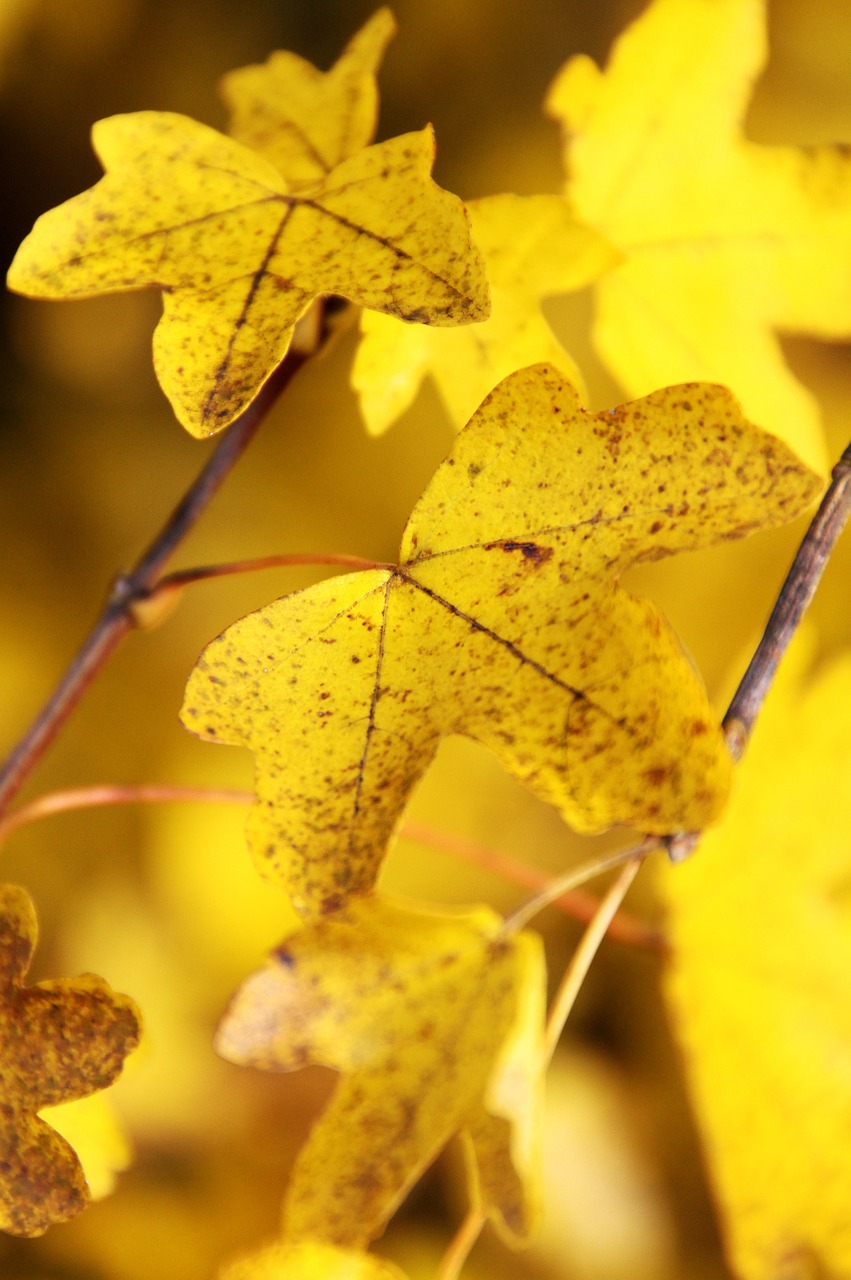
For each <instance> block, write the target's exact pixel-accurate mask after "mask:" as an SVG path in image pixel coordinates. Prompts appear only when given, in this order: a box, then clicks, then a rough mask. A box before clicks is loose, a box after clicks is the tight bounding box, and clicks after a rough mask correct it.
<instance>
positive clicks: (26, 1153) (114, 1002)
mask: <svg viewBox="0 0 851 1280" xmlns="http://www.w3.org/2000/svg"><path fill="white" fill-rule="evenodd" d="M36 937H37V926H36V918H35V911H34V909H33V905H32V902H31V900H30V897H29V895H28V894H27V892H26V890H24V889H22V888H20V887H19V886H18V885H2V886H0V1105H2V1114H3V1124H2V1127H0V1228H2V1229H3V1230H4V1231H9V1232H11V1233H12V1234H14V1235H21V1236H35V1235H41V1234H42V1233H43V1232H44V1231H46V1230H47V1228H48V1227H49V1226H50V1224H51V1223H53V1222H61V1221H63V1220H64V1219H66V1218H70V1217H72V1216H73V1215H74V1214H75V1213H79V1211H80V1210H81V1209H83V1208H84V1207H85V1205H86V1203H87V1201H88V1198H89V1194H88V1188H87V1186H86V1180H85V1177H84V1175H83V1171H82V1168H81V1167H80V1162H79V1160H78V1159H77V1157H76V1155H75V1154H74V1152H73V1151H72V1149H71V1147H70V1146H69V1145H68V1143H67V1142H66V1141H65V1140H64V1138H61V1137H60V1136H59V1134H58V1133H56V1131H55V1130H54V1129H52V1128H51V1127H50V1126H49V1125H48V1124H45V1122H44V1121H43V1120H40V1119H39V1118H38V1116H37V1114H36V1113H37V1112H38V1111H39V1110H40V1109H41V1108H42V1107H45V1106H51V1105H56V1104H58V1103H61V1102H67V1101H70V1100H71V1099H74V1098H82V1097H85V1096H86V1095H87V1094H90V1093H93V1092H94V1091H95V1090H96V1089H103V1088H105V1087H106V1086H107V1085H108V1084H111V1083H112V1081H113V1080H114V1079H115V1077H116V1076H117V1075H118V1073H119V1071H120V1070H121V1068H122V1066H123V1065H124V1059H125V1058H126V1057H127V1054H128V1053H130V1051H131V1050H132V1049H134V1048H135V1047H136V1045H137V1044H138V1041H139V1015H138V1011H137V1009H136V1006H135V1005H134V1004H133V1001H132V1000H130V999H128V997H127V996H120V995H117V994H116V993H115V992H114V991H112V989H111V988H110V987H109V986H108V985H107V983H105V982H104V981H103V979H102V978H98V977H96V976H95V975H94V974H84V975H82V976H81V977H79V978H74V979H63V980H59V981H52V982H39V983H37V984H36V985H35V986H32V987H25V986H23V985H22V983H23V980H24V977H25V976H26V972H27V969H28V968H29V965H30V960H31V958H32V954H33V951H34V950H35V944H36Z"/></svg>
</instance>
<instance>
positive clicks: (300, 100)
mask: <svg viewBox="0 0 851 1280" xmlns="http://www.w3.org/2000/svg"><path fill="white" fill-rule="evenodd" d="M395 30H396V23H395V21H394V18H393V15H392V13H391V12H390V10H389V9H379V10H378V11H377V12H376V13H374V14H373V15H372V17H371V18H370V19H369V21H368V22H367V23H366V24H365V25H364V26H363V27H362V28H361V29H360V31H358V32H357V34H356V35H355V36H353V37H352V39H351V40H350V41H349V43H348V45H347V46H346V48H345V49H344V51H343V54H342V56H341V57H340V58H339V59H338V61H337V62H336V63H335V64H334V66H333V67H332V68H331V70H330V71H328V72H325V73H323V72H321V71H318V70H317V69H316V67H314V66H313V64H312V63H310V62H307V61H305V59H304V58H300V57H298V55H297V54H295V53H289V52H288V51H286V50H278V51H277V52H276V53H273V54H272V55H271V56H270V57H269V58H268V59H267V61H266V62H265V63H263V65H262V66H250V67H240V68H239V69H238V70H236V71H230V72H228V74H227V75H226V76H224V77H223V78H222V82H221V93H222V97H223V98H224V100H225V102H226V103H227V105H228V106H229V107H230V110H231V120H230V127H229V129H228V132H229V133H230V135H231V137H233V138H236V139H237V141H239V142H242V143H244V144H245V146H247V147H250V148H251V149H252V151H256V152H258V153H259V154H260V155H262V156H265V158H266V159H267V160H268V161H269V162H270V163H271V164H273V165H274V166H275V168H276V169H278V170H279V171H280V172H281V173H282V174H284V176H285V177H286V178H287V180H288V182H289V183H290V187H291V188H295V187H296V186H301V185H302V184H304V185H310V184H312V183H314V182H318V181H321V179H322V178H324V177H325V175H326V174H327V173H329V172H330V170H331V169H333V168H334V166H335V165H338V164H339V163H340V161H341V160H345V159H346V158H347V157H348V156H351V155H354V154H355V153H356V152H357V151H360V150H361V149H362V148H363V147H366V146H368V145H369V143H370V142H371V141H372V138H373V135H374V133H375V124H376V118H377V115H378V90H377V87H376V83H375V72H376V69H377V67H378V64H379V62H380V61H381V56H382V54H383V53H384V50H385V48H386V46H387V43H388V41H389V40H390V38H391V37H392V36H393V34H394V33H395Z"/></svg>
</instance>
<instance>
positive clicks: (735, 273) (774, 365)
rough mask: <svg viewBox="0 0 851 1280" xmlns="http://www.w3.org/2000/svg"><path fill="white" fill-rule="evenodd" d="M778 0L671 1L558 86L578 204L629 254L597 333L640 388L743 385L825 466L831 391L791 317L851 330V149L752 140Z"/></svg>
mask: <svg viewBox="0 0 851 1280" xmlns="http://www.w3.org/2000/svg"><path fill="white" fill-rule="evenodd" d="M764 28H765V0H654V3H652V4H651V5H650V6H649V7H648V8H647V10H646V11H645V12H644V13H643V14H642V16H641V17H640V18H639V19H638V20H637V21H636V22H635V23H633V24H632V26H631V27H629V28H628V29H627V31H626V32H625V33H624V34H623V35H622V36H621V37H620V39H619V40H618V41H617V42H616V44H615V46H614V50H613V52H612V55H611V57H610V59H609V63H608V65H607V68H606V70H605V72H604V73H603V72H601V71H600V70H599V69H598V68H597V66H596V65H595V64H594V63H593V62H592V61H591V59H589V58H587V57H585V56H580V57H576V58H572V59H571V60H570V61H569V62H568V63H567V64H566V65H565V67H564V68H563V70H562V71H561V72H560V74H559V76H558V78H557V79H556V81H555V83H554V85H553V87H552V90H551V92H550V95H549V99H548V104H547V105H548V108H549V110H550V112H551V113H552V114H553V115H555V116H556V117H558V119H559V120H560V121H561V124H562V126H563V128H564V137H565V147H564V150H565V165H566V171H567V173H568V181H567V188H566V190H567V193H568V195H569V198H570V199H571V201H572V202H573V203H574V205H575V207H576V210H577V214H578V216H579V217H581V218H582V219H583V220H584V221H587V222H588V223H590V225H592V226H594V227H597V228H598V229H599V230H600V231H602V232H603V233H604V234H605V235H606V236H607V237H608V238H609V239H611V240H612V242H613V243H614V244H616V245H617V246H618V248H619V249H621V250H622V251H623V253H624V256H625V261H624V263H623V265H622V266H620V267H619V268H617V269H616V270H615V271H613V272H612V273H610V274H609V275H607V276H606V277H605V278H604V279H602V280H601V281H600V282H599V284H598V285H597V316H596V320H595V326H594V333H595V339H596V343H597V346H598V348H599V350H600V352H601V354H602V356H603V358H604V359H605V360H606V362H607V363H608V365H609V366H610V368H611V369H612V370H613V372H614V373H615V375H616V376H617V377H618V378H619V380H620V381H621V382H622V384H623V385H624V387H626V388H627V390H628V391H629V393H630V394H632V395H642V394H644V393H645V392H646V391H648V390H650V389H651V388H652V387H657V386H660V385H663V384H665V383H669V382H676V381H682V380H684V379H688V378H709V379H712V380H716V381H719V382H723V383H726V384H727V385H728V386H730V387H731V388H732V390H733V391H734V392H735V394H736V395H737V396H738V397H739V398H740V400H741V402H742V405H743V407H744V409H745V412H746V413H747V414H748V415H749V416H751V417H752V418H754V419H755V420H756V421H757V422H761V423H764V424H765V425H766V426H767V427H769V428H770V429H771V430H772V431H776V432H777V433H778V434H779V435H781V436H783V438H784V439H785V440H787V441H788V442H789V443H790V444H791V445H792V446H793V447H794V448H795V449H796V450H797V452H798V453H799V454H800V456H801V457H803V458H804V459H805V460H806V461H808V462H810V463H811V464H812V465H815V466H817V467H820V468H823V467H824V445H823V439H822V431H821V427H820V421H819V413H818V408H817V405H816V402H815V400H814V399H813V397H812V396H811V395H810V394H809V392H808V391H806V390H805V388H804V387H802V386H801V384H800V383H799V382H798V381H797V379H796V378H795V377H794V376H793V375H792V373H791V372H790V370H789V369H788V367H787V366H786V363H785V360H784V357H783V353H782V350H781V348H780V345H779V342H778V340H777V337H776V333H775V331H776V330H778V329H782V330H786V331H790V332H799V333H810V334H814V335H816V336H817V337H822V338H836V337H847V336H848V335H849V334H851V292H849V290H848V288H847V279H848V275H849V272H851V162H849V158H848V155H847V153H846V152H845V151H842V150H839V149H831V148H820V149H818V150H816V151H812V152H804V151H800V150H797V149H794V148H790V147H777V146H771V147H769V146H761V145H757V144H755V143H751V142H749V141H748V140H747V139H746V138H745V137H744V135H743V132H742V120H743V117H744V114H745V110H746V107H747V100H748V97H749V94H750V91H751V87H752V84H753V82H754V80H755V78H756V77H757V75H758V74H759V72H760V70H761V68H762V66H763V64H764V61H765V30H764Z"/></svg>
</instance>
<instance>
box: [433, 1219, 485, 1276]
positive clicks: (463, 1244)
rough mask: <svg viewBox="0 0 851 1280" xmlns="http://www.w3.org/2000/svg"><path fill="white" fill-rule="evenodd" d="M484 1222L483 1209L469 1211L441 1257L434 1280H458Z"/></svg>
mask: <svg viewBox="0 0 851 1280" xmlns="http://www.w3.org/2000/svg"><path fill="white" fill-rule="evenodd" d="M486 1221H487V1214H486V1213H485V1211H484V1209H482V1208H481V1207H480V1206H478V1205H476V1206H474V1207H473V1208H472V1209H470V1211H469V1212H468V1214H467V1216H466V1218H465V1219H464V1221H463V1222H462V1223H461V1225H460V1227H459V1228H458V1230H457V1231H456V1233H455V1235H454V1236H453V1237H452V1241H451V1243H450V1245H449V1248H448V1249H447V1250H446V1253H445V1254H444V1255H443V1259H442V1261H441V1263H440V1268H439V1270H438V1272H437V1275H436V1276H435V1280H458V1277H459V1276H460V1274H461V1268H462V1267H463V1265H464V1263H465V1262H466V1261H467V1259H468V1258H469V1256H470V1252H471V1250H472V1248H473V1245H474V1244H475V1243H476V1241H477V1240H478V1238H479V1236H480V1235H481V1233H482V1227H483V1226H484V1225H485V1222H486Z"/></svg>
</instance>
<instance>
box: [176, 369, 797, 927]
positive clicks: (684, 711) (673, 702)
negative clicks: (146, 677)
mask: <svg viewBox="0 0 851 1280" xmlns="http://www.w3.org/2000/svg"><path fill="white" fill-rule="evenodd" d="M816 488H817V481H816V479H815V477H814V476H813V475H812V474H811V473H809V472H808V471H807V470H806V469H805V468H803V467H802V466H801V464H800V463H798V462H797V460H796V459H795V458H794V457H793V456H792V454H791V453H790V452H789V450H788V449H787V448H786V446H785V445H783V444H782V443H781V442H779V441H777V440H775V439H774V438H772V437H770V436H767V435H765V434H764V433H763V432H761V431H759V429H758V428H756V427H753V426H752V425H751V424H750V423H748V422H747V421H746V420H745V419H744V418H743V417H742V415H741V412H740V410H739V408H738V406H737V404H736V402H735V401H734V400H733V398H732V397H731V396H730V394H729V392H727V391H726V390H725V389H724V388H722V387H714V386H707V385H699V384H694V385H691V386H685V387H675V388H669V389H667V390H664V391H658V392H656V393H655V394H654V395H652V396H648V397H647V398H646V399H645V400H642V401H638V402H636V403H634V404H629V405H624V406H622V407H621V408H619V409H613V410H610V411H608V412H604V413H600V414H589V413H586V412H585V411H584V410H583V409H582V408H581V407H580V405H579V403H578V399H577V395H576V392H575V391H574V389H573V388H572V387H571V385H570V384H569V383H568V382H567V381H566V379H565V378H564V377H563V376H562V375H561V374H560V373H558V372H557V371H556V370H553V369H550V368H548V367H547V366H544V365H540V366H535V367H533V368H531V369H527V370H521V371H519V372H518V373H516V374H513V375H512V376H511V377H509V378H507V379H506V380H505V381H504V382H503V383H501V384H500V386H499V387H498V388H497V389H496V390H495V391H494V392H493V394H492V395H491V396H490V397H489V398H488V399H487V400H486V401H485V403H484V404H483V405H482V407H481V408H480V409H479V411H478V412H477V413H476V414H475V415H474V417H473V418H472V420H471V422H470V424H469V425H468V427H467V428H466V429H465V430H464V431H463V432H462V433H461V435H460V436H459V437H458V439H457V441H456V443H455V446H454V448H453V450H452V452H451V454H450V455H449V457H448V458H447V459H446V461H445V462H444V463H442V465H441V466H440V467H439V468H438V470H437V472H436V473H435V475H434V477H433V479H432V481H431V483H430V484H429V486H428V488H427V490H426V492H425V494H424V496H423V497H422V498H421V500H420V502H419V503H418V504H417V506H416V507H415V509H414V512H413V514H412V516H411V519H410V521H409V523H408V526H407V529H406V531H405V535H404V538H403V540H402V548H401V553H400V559H399V564H398V565H397V566H395V567H392V568H388V569H386V570H372V571H368V572H362V573H358V574H352V575H348V576H344V577H340V578H337V579H334V580H330V581H326V582H324V583H321V584H319V585H318V586H315V587H312V588H310V589H309V590H307V591H303V592H300V593H297V594H296V595H293V596H290V597H288V598H285V599H283V600H279V601H277V602H276V603H274V604H272V605H270V606H268V607H267V608H265V609H263V610H260V611H259V612H258V613H254V614H251V615H249V616H248V617H247V618H244V619H242V620H241V621H240V622H237V623H236V624H234V626H232V627H230V628H229V629H228V630H227V631H226V632H225V633H224V634H223V635H222V636H221V637H219V639H218V640H215V641H214V642H213V643H212V644H211V645H210V646H209V647H208V648H207V650H206V651H205V653H204V655H203V656H202V658H201V659H200V661H199V663H198V666H197V667H196V669H195V671H194V673H193V675H192V677H191V678H190V681H189V685H188V688H187V693H186V699H185V703H184V708H183V713H182V714H183V720H184V723H185V724H186V725H187V727H188V728H190V729H192V730H193V732H195V733H198V734H199V735H200V736H202V737H204V738H207V739H209V740H210V741H217V742H228V743H234V744H238V745H242V746H248V747H250V748H251V749H252V750H253V751H254V752H255V755H256V757H257V782H256V786H257V802H256V804H255V805H254V807H253V809H252V813H251V816H250V818H249V842H250V844H251V847H252V849H253V852H254V856H255V858H256V860H257V862H258V864H259V865H260V867H261V868H263V869H264V870H265V872H266V874H268V875H270V876H272V877H273V878H275V879H277V880H279V881H280V882H281V883H282V884H283V885H284V886H285V887H286V889H287V891H288V892H289V893H290V895H291V896H292V898H293V901H294V904H295V906H296V908H297V909H298V910H299V911H301V912H305V913H308V914H309V913H312V912H316V911H322V910H328V909H334V908H335V907H336V906H338V905H339V904H340V903H341V902H342V901H344V900H345V899H346V898H347V897H348V896H349V895H350V894H352V893H360V892H364V891H365V890H366V889H368V888H369V887H370V886H371V885H372V884H373V882H374V880H375V877H376V874H377V872H378V869H379V867H380V864H381V861H382V859H383V857H384V853H385V850H386V846H387V842H388V840H389V839H390V837H391V835H392V833H393V830H394V828H395V826H396V824H397V822H398V820H399V818H400V816H401V813H402V810H403V808H404V805H405V802H406V799H407V797H408V795H409V793H410V790H411V788H412V786H413V785H414V783H415V782H416V780H417V779H418V778H419V777H420V776H421V774H422V773H423V772H424V770H425V769H426V767H427V766H428V764H429V762H430V760H431V759H432V757H433V755H434V752H435V750H436V748H437V745H438V742H439V740H440V738H441V737H443V736H445V735H447V734H451V733H464V734H466V735H468V736H470V737H473V738H476V739H478V740H479V741H481V742H483V743H485V744H486V745H487V746H489V747H490V748H491V749H492V750H493V751H494V752H495V753H496V754H497V755H498V757H499V758H500V760H501V761H502V762H503V764H504V765H505V767H506V768H507V769H509V770H510V771H511V772H512V773H513V774H514V775H515V776H516V777H517V778H519V779H520V780H521V781H522V782H524V783H526V784H527V785H528V786H529V787H530V788H532V790H533V791H535V792H536V793H537V794H538V795H539V796H541V797H542V798H543V799H545V800H547V801H548V802H550V803H551V804H555V805H557V806H558V808H559V810H560V811H561V813H562V814H563V815H564V817H565V818H566V819H567V820H568V821H570V822H571V823H572V824H573V825H574V826H576V827H577V828H579V829H581V830H584V831H594V830H599V829H600V828H603V827H605V826H608V825H609V824H611V823H614V822H629V823H633V824H635V825H637V826H639V827H641V828H644V829H646V830H651V831H659V832H665V831H669V830H676V829H677V828H680V827H694V828H697V827H702V826H704V825H705V824H706V823H707V822H709V821H711V820H712V818H713V817H715V816H717V814H718V812H719V810H720V808H721V806H722V805H723V802H724V798H725V796H726V792H727V786H728V781H729V773H730V764H729V758H728V755H727V752H726V748H725V746H724V743H723V740H722V737H721V735H720V732H719V730H718V728H717V726H716V724H715V721H714V717H713V714H712V711H711V709H710V707H709V705H708V703H707V700H706V694H705V692H704V690H703V687H702V685H701V683H700V681H699V679H698V677H697V675H696V674H695V672H694V670H693V668H692V667H691V664H690V663H689V662H688V660H687V659H686V658H685V657H684V655H683V653H682V651H681V649H680V647H679V645H678V643H677V640H676V638H675V636H674V635H673V633H672V632H671V631H670V629H669V628H668V627H667V625H666V624H665V623H664V621H663V619H662V618H661V616H660V615H659V613H658V611H657V610H656V609H655V608H654V607H653V606H652V605H651V604H649V603H648V602H647V601H644V600H638V599H635V598H633V597H632V596H630V595H628V594H627V593H626V592H624V591H623V590H622V589H621V588H620V587H619V585H618V581H617V579H618V575H619V574H620V573H621V572H622V571H623V570H624V569H626V568H627V567H628V566H629V565H631V564H634V563H635V562H636V561H639V560H646V559H655V558H658V557H659V556H664V555H671V554H673V553H675V552H678V551H684V550H687V549H689V548H691V547H697V546H707V545H710V544H712V543H713V542H718V541H721V540H724V539H729V538H736V537H742V536H743V535H745V534H746V533H748V532H750V531H752V530H754V529H757V528H759V527H761V526H766V525H771V524H776V523H778V522H780V521H782V520H784V519H788V518H790V517H791V516H792V515H793V514H795V513H797V512H798V511H799V510H800V509H801V508H802V507H803V506H804V505H806V503H807V502H808V501H809V500H810V499H811V498H812V497H813V496H814V493H815V490H816Z"/></svg>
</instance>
